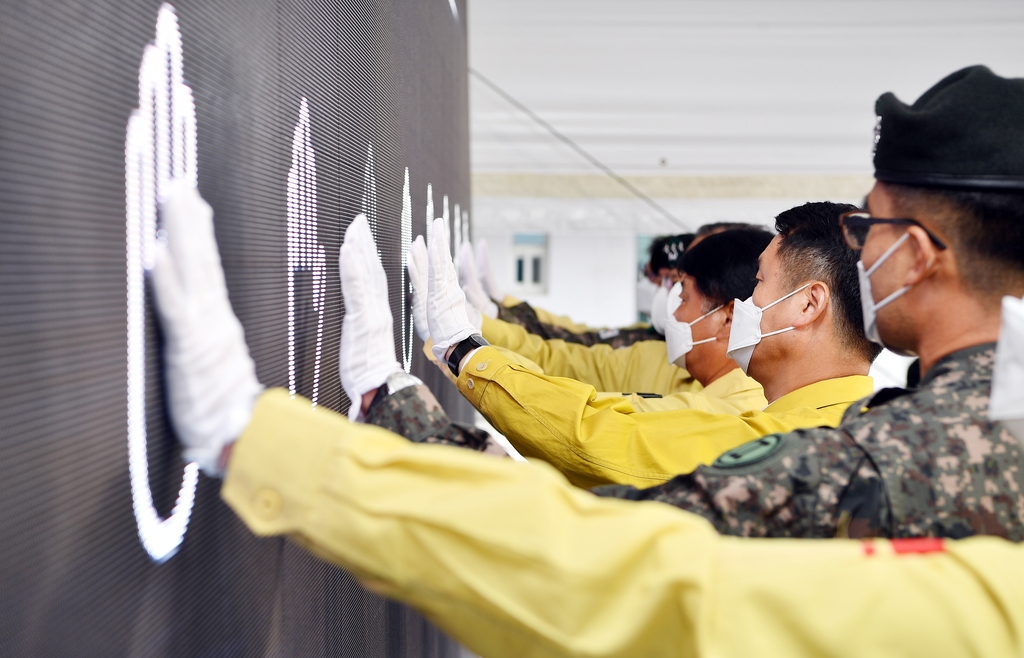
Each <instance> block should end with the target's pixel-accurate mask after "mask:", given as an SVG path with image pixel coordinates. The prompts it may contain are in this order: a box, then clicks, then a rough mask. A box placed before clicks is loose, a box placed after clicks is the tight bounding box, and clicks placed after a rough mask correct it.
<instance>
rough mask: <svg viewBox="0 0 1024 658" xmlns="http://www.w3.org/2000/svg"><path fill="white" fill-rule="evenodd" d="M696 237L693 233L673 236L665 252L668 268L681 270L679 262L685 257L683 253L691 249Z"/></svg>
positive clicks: (667, 242) (666, 245)
mask: <svg viewBox="0 0 1024 658" xmlns="http://www.w3.org/2000/svg"><path fill="white" fill-rule="evenodd" d="M694 237H696V236H695V235H694V234H693V233H681V234H679V235H673V236H672V237H670V238H669V239H668V240H667V241H666V242H665V246H664V250H665V256H666V265H667V266H668V267H670V268H673V269H679V261H680V260H681V259H682V257H683V252H685V251H686V250H687V249H689V248H690V243H691V242H693V239H694Z"/></svg>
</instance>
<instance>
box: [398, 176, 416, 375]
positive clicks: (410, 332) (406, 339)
mask: <svg viewBox="0 0 1024 658" xmlns="http://www.w3.org/2000/svg"><path fill="white" fill-rule="evenodd" d="M411 244H412V195H411V194H410V192H409V168H408V167H406V168H405V184H404V185H403V186H402V244H401V248H402V267H401V282H402V283H401V287H400V288H399V293H398V299H399V301H400V306H401V307H402V367H403V368H404V369H405V371H406V372H409V370H410V368H412V346H413V336H414V335H415V333H414V327H413V318H412V314H411V313H408V312H407V311H406V308H405V307H406V303H405V300H406V294H405V274H406V273H405V268H406V266H407V265H408V264H409V245H411ZM406 316H408V318H409V320H408V324H407V323H406Z"/></svg>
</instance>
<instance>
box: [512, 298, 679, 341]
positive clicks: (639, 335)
mask: <svg viewBox="0 0 1024 658" xmlns="http://www.w3.org/2000/svg"><path fill="white" fill-rule="evenodd" d="M498 319H499V320H503V321H505V322H509V323H511V324H517V325H519V326H520V327H522V328H523V329H526V330H527V331H528V332H530V333H531V334H534V335H537V336H540V337H541V338H543V339H545V340H549V339H552V338H557V339H559V340H564V341H565V342H567V343H578V344H580V345H588V346H589V345H598V344H604V345H611V346H612V347H613V348H617V347H628V346H630V345H632V344H633V343H638V342H640V341H642V340H665V337H664V336H662V335H661V334H659V333H658V332H657V331H655V330H654V328H653V327H637V328H633V329H604V330H602V331H587V332H584V333H579V334H578V333H574V332H572V331H569V330H568V329H566V328H564V327H559V326H556V325H553V324H545V323H543V322H541V321H540V318H538V317H537V312H536V311H535V310H533V307H532V306H530V305H529V304H528V303H526V302H522V303H520V304H516V305H515V306H501V305H499V306H498Z"/></svg>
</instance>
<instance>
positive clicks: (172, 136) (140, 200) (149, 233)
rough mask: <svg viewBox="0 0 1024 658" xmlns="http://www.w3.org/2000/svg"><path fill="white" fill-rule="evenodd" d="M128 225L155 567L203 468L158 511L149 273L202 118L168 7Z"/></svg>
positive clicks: (187, 172)
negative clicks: (149, 417) (170, 197)
mask: <svg viewBox="0 0 1024 658" xmlns="http://www.w3.org/2000/svg"><path fill="white" fill-rule="evenodd" d="M124 164H125V216H126V217H125V219H126V222H125V224H126V226H125V232H126V245H127V255H126V257H127V287H128V294H127V300H128V373H127V374H128V382H127V384H128V473H129V477H130V479H131V487H132V507H133V509H134V511H135V521H136V524H137V525H138V530H139V540H140V541H141V542H142V546H143V548H145V549H146V552H147V553H149V555H150V557H151V558H152V559H153V560H154V561H155V562H163V561H165V560H167V559H168V558H170V557H171V556H173V555H174V554H175V553H176V552H177V551H178V547H179V546H181V541H182V538H183V537H184V536H185V531H186V530H187V529H188V521H189V517H190V516H191V514H192V505H193V503H194V502H195V493H196V483H197V481H198V479H199V468H198V466H197V465H196V464H195V463H194V462H192V463H189V464H186V466H185V471H184V475H183V476H182V480H181V487H180V489H179V490H178V497H177V500H176V501H175V504H174V508H173V509H172V511H171V515H170V516H168V517H167V518H166V519H161V518H160V515H159V514H158V513H157V510H156V507H155V506H154V505H153V492H152V490H151V489H150V486H149V462H148V457H147V450H146V445H147V444H146V431H147V428H146V288H145V276H146V271H147V270H149V269H152V267H153V264H154V259H155V256H156V241H157V239H158V237H157V208H158V206H159V203H160V201H161V200H162V198H163V195H164V193H165V192H166V190H167V185H168V184H169V183H170V182H171V181H172V180H173V179H175V178H185V179H187V180H189V181H191V182H192V184H193V185H194V184H196V110H195V103H194V102H193V100H192V90H191V88H189V86H188V85H186V84H185V81H184V79H183V76H182V50H181V34H180V33H179V31H178V19H177V16H176V15H175V12H174V7H172V6H171V5H169V4H164V5H162V6H161V7H160V12H159V15H158V17H157V22H156V39H155V40H154V42H153V43H151V44H149V45H148V46H146V50H145V51H144V53H143V55H142V63H141V64H140V65H139V107H138V109H136V110H135V111H134V112H132V116H131V118H130V119H129V120H128V128H127V134H126V137H125V163H124Z"/></svg>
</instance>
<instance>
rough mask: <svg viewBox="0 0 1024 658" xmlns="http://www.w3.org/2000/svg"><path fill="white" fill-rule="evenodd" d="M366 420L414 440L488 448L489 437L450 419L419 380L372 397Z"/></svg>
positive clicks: (478, 449) (415, 441)
mask: <svg viewBox="0 0 1024 658" xmlns="http://www.w3.org/2000/svg"><path fill="white" fill-rule="evenodd" d="M366 422H367V424H370V425H376V426H377V427H383V428H384V429H386V430H390V431H392V432H394V433H395V434H398V435H400V436H404V437H405V438H407V439H409V440H410V441H412V442H414V443H443V444H447V445H452V446H457V447H460V448H469V449H470V450H477V451H481V452H482V451H485V450H487V448H488V444H489V440H490V436H489V435H488V434H487V432H485V431H483V430H481V429H478V428H476V427H471V426H469V425H465V424H463V423H455V422H452V420H451V419H450V418H449V417H448V414H446V413H445V411H444V408H443V407H441V403H439V402H438V401H437V398H435V397H434V394H433V393H431V392H430V389H429V388H427V387H426V386H424V385H422V384H420V385H419V386H407V387H406V388H403V389H400V390H398V391H395V392H394V393H393V394H391V395H384V396H381V397H380V399H374V401H373V404H372V405H371V406H370V411H369V412H368V413H367V414H366Z"/></svg>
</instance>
